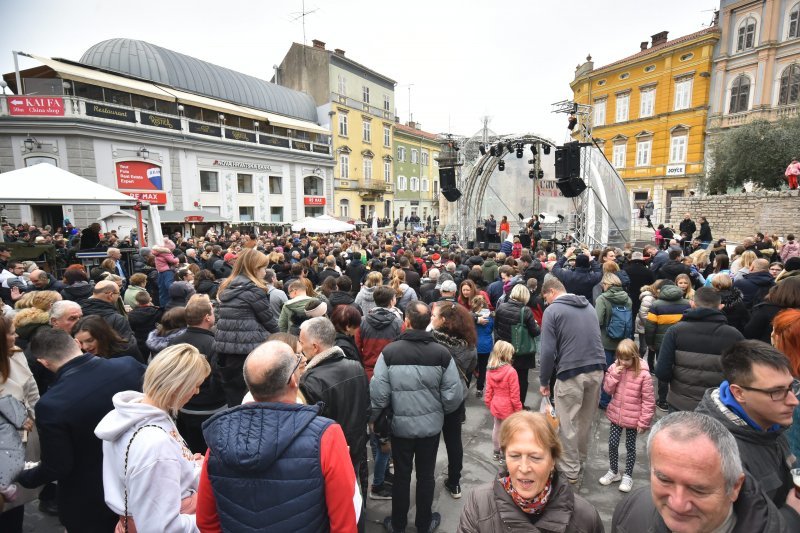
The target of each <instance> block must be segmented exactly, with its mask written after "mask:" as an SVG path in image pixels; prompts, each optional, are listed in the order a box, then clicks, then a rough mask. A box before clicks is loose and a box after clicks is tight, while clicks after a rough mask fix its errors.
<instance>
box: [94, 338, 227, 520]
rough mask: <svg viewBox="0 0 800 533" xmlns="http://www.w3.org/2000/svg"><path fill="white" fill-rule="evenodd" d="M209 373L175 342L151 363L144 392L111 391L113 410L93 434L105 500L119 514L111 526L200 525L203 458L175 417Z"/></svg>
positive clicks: (194, 351) (204, 364)
mask: <svg viewBox="0 0 800 533" xmlns="http://www.w3.org/2000/svg"><path fill="white" fill-rule="evenodd" d="M210 373H211V368H210V366H209V364H208V362H207V361H206V358H205V357H204V356H203V355H202V354H200V352H198V350H197V348H194V347H193V346H190V345H189V344H177V345H175V346H171V347H169V348H166V349H164V350H163V351H162V352H161V353H159V354H158V355H157V356H156V357H155V358H153V360H152V361H151V362H150V365H149V366H148V367H147V371H146V372H145V375H144V386H143V387H142V390H143V393H139V392H135V391H123V392H119V393H117V394H115V395H114V398H113V401H114V410H113V411H111V412H110V413H108V414H107V415H106V416H105V417H104V418H103V419H102V420H101V421H100V423H99V424H98V425H97V428H95V435H97V437H98V438H100V439H101V440H102V441H103V488H104V490H105V500H106V504H107V505H108V506H109V508H110V509H111V510H112V511H114V512H115V513H117V514H119V515H120V522H119V524H118V525H117V528H116V532H117V533H122V532H130V533H133V532H139V533H146V532H154V533H155V532H158V533H166V532H169V533H172V532H195V531H198V529H197V525H196V523H195V508H196V504H197V498H196V493H197V484H198V480H199V474H200V470H201V468H202V464H203V463H202V460H203V457H202V455H201V454H193V453H192V452H191V451H190V450H189V448H188V446H186V443H185V442H184V440H183V438H182V437H181V436H180V434H179V433H178V429H177V428H176V427H175V420H174V417H175V416H176V414H177V413H178V410H179V409H180V408H181V407H183V406H184V405H185V404H186V402H188V401H189V399H190V398H191V397H192V396H194V395H195V394H197V392H199V387H200V384H201V383H202V382H203V381H204V380H205V379H206V377H208V375H209V374H210ZM126 458H127V465H126Z"/></svg>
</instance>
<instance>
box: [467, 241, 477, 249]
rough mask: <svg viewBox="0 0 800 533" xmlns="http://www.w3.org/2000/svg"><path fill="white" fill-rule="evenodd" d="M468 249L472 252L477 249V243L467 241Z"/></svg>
mask: <svg viewBox="0 0 800 533" xmlns="http://www.w3.org/2000/svg"><path fill="white" fill-rule="evenodd" d="M467 248H469V249H470V250H472V249H473V248H475V241H467Z"/></svg>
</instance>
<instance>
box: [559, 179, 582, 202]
mask: <svg viewBox="0 0 800 533" xmlns="http://www.w3.org/2000/svg"><path fill="white" fill-rule="evenodd" d="M556 187H558V190H559V191H561V194H562V195H563V196H564V197H565V198H575V197H576V196H580V194H581V193H582V192H583V191H585V190H586V183H585V182H584V181H583V180H582V179H580V178H567V179H563V180H558V181H556Z"/></svg>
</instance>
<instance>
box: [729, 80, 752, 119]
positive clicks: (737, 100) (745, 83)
mask: <svg viewBox="0 0 800 533" xmlns="http://www.w3.org/2000/svg"><path fill="white" fill-rule="evenodd" d="M749 102H750V78H748V77H747V76H745V75H741V76H737V78H736V79H735V80H733V85H732V86H731V104H730V107H729V108H728V113H741V112H742V111H747V108H748V107H749Z"/></svg>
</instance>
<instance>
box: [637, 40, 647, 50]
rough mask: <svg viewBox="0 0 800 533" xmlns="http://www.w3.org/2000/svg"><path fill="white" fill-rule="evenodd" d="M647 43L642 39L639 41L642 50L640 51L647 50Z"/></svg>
mask: <svg viewBox="0 0 800 533" xmlns="http://www.w3.org/2000/svg"><path fill="white" fill-rule="evenodd" d="M648 44H649V43H648V42H647V41H642V42H641V43H639V49H640V50H642V51H644V50H647V45H648Z"/></svg>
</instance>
